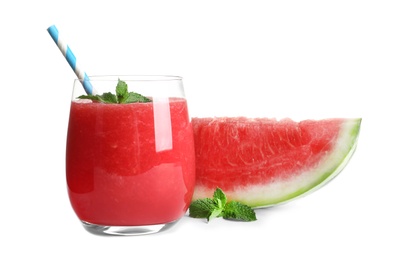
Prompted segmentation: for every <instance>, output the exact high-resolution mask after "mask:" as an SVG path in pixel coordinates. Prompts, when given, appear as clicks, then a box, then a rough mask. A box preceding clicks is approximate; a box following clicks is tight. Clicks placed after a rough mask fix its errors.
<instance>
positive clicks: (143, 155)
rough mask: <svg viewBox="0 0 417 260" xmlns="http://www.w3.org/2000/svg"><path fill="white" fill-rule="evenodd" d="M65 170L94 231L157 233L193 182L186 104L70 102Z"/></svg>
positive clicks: (78, 208)
mask: <svg viewBox="0 0 417 260" xmlns="http://www.w3.org/2000/svg"><path fill="white" fill-rule="evenodd" d="M66 171H67V185H68V194H69V198H70V202H71V205H72V207H73V209H74V211H75V213H76V215H77V216H78V218H79V219H80V220H81V221H82V223H83V225H84V227H85V228H86V229H87V230H88V231H90V232H92V233H99V234H100V233H105V234H116V235H120V234H122V235H126V234H129V235H131V234H134V235H135V234H142V233H155V232H158V231H160V230H163V229H164V228H167V227H168V226H170V225H172V224H174V223H175V222H176V221H178V220H179V219H180V218H181V217H182V216H183V215H184V214H185V212H186V211H187V209H188V206H189V204H190V202H191V199H192V195H193V191H194V182H195V154H194V140H193V129H192V126H191V122H190V118H189V115H188V109H187V101H186V99H185V98H182V97H171V98H163V99H154V100H153V101H152V102H148V103H130V104H106V103H100V102H96V101H94V102H93V101H91V100H73V101H72V103H71V108H70V117H69V125H68V135H67V154H66Z"/></svg>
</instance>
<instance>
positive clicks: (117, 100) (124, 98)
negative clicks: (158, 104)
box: [78, 79, 152, 104]
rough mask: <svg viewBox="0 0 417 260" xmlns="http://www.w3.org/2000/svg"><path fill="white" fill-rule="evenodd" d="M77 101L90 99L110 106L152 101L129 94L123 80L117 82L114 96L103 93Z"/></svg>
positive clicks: (81, 97)
mask: <svg viewBox="0 0 417 260" xmlns="http://www.w3.org/2000/svg"><path fill="white" fill-rule="evenodd" d="M78 98H79V99H90V100H93V101H98V102H101V103H110V104H128V103H136V102H140V103H146V102H151V101H152V100H151V99H149V98H147V97H145V96H142V95H141V94H138V93H135V92H129V91H128V89H127V84H126V82H124V81H123V80H120V79H119V80H118V82H117V86H116V95H115V94H112V93H111V92H106V93H103V94H102V95H82V96H79V97H78Z"/></svg>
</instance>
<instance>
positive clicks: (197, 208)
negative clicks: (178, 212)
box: [189, 198, 216, 220]
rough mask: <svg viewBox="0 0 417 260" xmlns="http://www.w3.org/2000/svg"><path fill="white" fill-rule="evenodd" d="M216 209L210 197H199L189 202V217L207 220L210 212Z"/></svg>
mask: <svg viewBox="0 0 417 260" xmlns="http://www.w3.org/2000/svg"><path fill="white" fill-rule="evenodd" d="M215 209H216V204H215V203H214V201H213V200H212V199H209V198H206V199H199V200H196V201H193V202H192V203H191V204H190V208H189V210H190V217H193V218H207V220H209V218H210V215H211V213H212V212H213V211H214V210H215Z"/></svg>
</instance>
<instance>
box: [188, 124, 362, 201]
mask: <svg viewBox="0 0 417 260" xmlns="http://www.w3.org/2000/svg"><path fill="white" fill-rule="evenodd" d="M192 123H193V127H194V142H195V149H196V187H195V191H194V197H193V200H196V199H200V198H205V197H212V195H213V192H214V190H215V189H216V187H219V188H221V189H222V190H223V191H224V192H225V194H226V195H227V197H228V198H229V199H231V200H237V201H240V202H243V203H245V204H247V205H249V206H251V207H265V206H270V205H275V204H279V203H282V202H287V201H289V200H292V199H295V198H297V197H300V196H301V195H306V194H307V193H309V192H311V191H313V190H316V189H318V188H319V187H322V186H323V185H324V184H326V183H327V182H328V181H329V180H331V179H332V178H334V177H335V176H336V175H337V174H338V173H340V171H341V170H342V169H343V168H344V167H345V165H346V164H347V162H348V161H349V159H350V158H351V156H352V155H353V153H354V151H355V148H356V145H357V139H358V135H359V130H360V124H361V119H360V118H331V119H322V120H303V121H299V122H296V121H293V120H291V119H282V120H276V119H272V118H245V117H219V118H216V117H214V118H192Z"/></svg>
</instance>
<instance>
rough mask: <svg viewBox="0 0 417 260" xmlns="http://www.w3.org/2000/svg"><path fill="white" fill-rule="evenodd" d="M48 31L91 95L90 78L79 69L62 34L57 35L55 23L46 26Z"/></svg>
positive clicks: (92, 90)
mask: <svg viewBox="0 0 417 260" xmlns="http://www.w3.org/2000/svg"><path fill="white" fill-rule="evenodd" d="M48 32H49V34H50V35H51V37H52V39H53V40H54V42H55V43H56V45H57V46H58V48H59V50H60V51H61V52H62V55H64V57H65V59H66V60H67V61H68V63H69V65H70V66H71V68H72V70H73V71H74V73H75V74H76V75H77V78H78V79H79V80H80V81H81V83H82V84H83V87H84V90H85V92H86V93H87V94H88V95H92V94H93V92H94V89H93V86H92V85H91V83H90V79H89V78H88V76H87V74H86V73H85V72H84V71H83V70H81V68H80V66H79V64H77V59H76V58H75V56H74V53H72V51H71V49H70V47H69V46H68V44H67V43H66V42H65V41H64V40H63V39H62V36H60V35H59V32H58V29H57V28H56V27H55V25H52V26H50V27H49V28H48Z"/></svg>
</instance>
